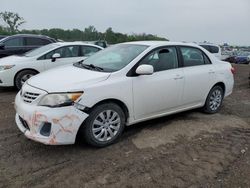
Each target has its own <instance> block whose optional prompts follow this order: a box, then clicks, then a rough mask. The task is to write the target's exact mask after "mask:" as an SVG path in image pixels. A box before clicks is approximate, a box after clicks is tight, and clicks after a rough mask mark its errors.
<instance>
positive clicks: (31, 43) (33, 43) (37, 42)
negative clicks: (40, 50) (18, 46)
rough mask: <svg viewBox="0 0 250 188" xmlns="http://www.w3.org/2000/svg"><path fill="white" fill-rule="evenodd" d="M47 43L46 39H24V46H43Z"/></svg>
mask: <svg viewBox="0 0 250 188" xmlns="http://www.w3.org/2000/svg"><path fill="white" fill-rule="evenodd" d="M49 43H50V42H49V41H48V40H46V39H40V38H32V37H28V38H26V45H27V46H43V45H46V44H49Z"/></svg>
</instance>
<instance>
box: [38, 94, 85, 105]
mask: <svg viewBox="0 0 250 188" xmlns="http://www.w3.org/2000/svg"><path fill="white" fill-rule="evenodd" d="M82 94H83V92H76V93H52V94H48V95H45V96H44V97H43V98H42V99H41V100H40V102H39V104H38V105H39V106H48V107H62V106H70V105H72V104H73V103H74V102H75V101H76V100H77V99H79V97H80V96H81V95H82Z"/></svg>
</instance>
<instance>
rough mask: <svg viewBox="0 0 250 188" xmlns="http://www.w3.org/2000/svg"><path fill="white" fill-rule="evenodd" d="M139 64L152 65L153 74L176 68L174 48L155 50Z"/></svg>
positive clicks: (176, 60)
mask: <svg viewBox="0 0 250 188" xmlns="http://www.w3.org/2000/svg"><path fill="white" fill-rule="evenodd" d="M140 64H147V65H152V66H153V67H154V72H159V71H164V70H169V69H175V68H178V59H177V52H176V48H175V47H167V48H162V49H158V50H155V51H153V52H151V53H150V54H149V55H147V56H146V57H145V58H144V59H143V60H142V61H141V63H140Z"/></svg>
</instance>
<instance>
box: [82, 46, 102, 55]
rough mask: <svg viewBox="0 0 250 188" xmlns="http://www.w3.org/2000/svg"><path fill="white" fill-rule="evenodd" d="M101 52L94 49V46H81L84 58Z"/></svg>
mask: <svg viewBox="0 0 250 188" xmlns="http://www.w3.org/2000/svg"><path fill="white" fill-rule="evenodd" d="M98 51H100V49H99V48H96V47H92V46H81V55H82V56H86V57H88V56H91V55H93V54H94V53H96V52H98Z"/></svg>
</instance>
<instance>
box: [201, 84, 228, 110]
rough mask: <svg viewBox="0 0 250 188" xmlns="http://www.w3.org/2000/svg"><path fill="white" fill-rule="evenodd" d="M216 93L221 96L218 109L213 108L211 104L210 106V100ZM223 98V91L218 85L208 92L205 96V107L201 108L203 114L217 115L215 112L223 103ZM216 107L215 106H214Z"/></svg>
mask: <svg viewBox="0 0 250 188" xmlns="http://www.w3.org/2000/svg"><path fill="white" fill-rule="evenodd" d="M216 91H217V92H220V94H221V101H220V103H219V105H218V107H216V108H213V104H211V103H212V101H211V100H212V98H213V96H214V93H215V92H216ZM223 98H224V91H223V89H222V87H221V86H219V85H217V86H214V87H213V88H212V89H211V90H210V92H209V94H208V96H207V99H206V102H205V105H204V106H203V108H202V110H203V112H205V113H208V114H214V113H217V112H218V111H219V110H220V108H221V105H222V102H223ZM216 106H217V105H216ZM214 107H215V106H214Z"/></svg>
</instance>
